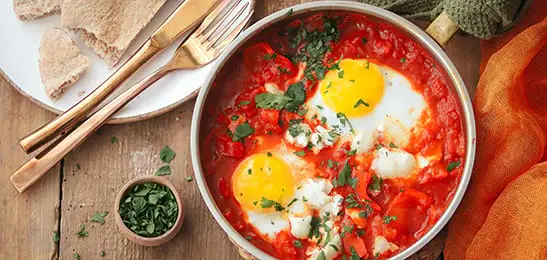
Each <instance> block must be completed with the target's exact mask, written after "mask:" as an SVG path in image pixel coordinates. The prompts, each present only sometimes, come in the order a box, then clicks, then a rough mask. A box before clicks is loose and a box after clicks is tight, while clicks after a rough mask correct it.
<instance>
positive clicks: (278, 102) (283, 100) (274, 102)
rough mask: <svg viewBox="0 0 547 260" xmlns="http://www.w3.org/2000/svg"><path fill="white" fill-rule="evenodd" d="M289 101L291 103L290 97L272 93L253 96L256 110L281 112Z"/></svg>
mask: <svg viewBox="0 0 547 260" xmlns="http://www.w3.org/2000/svg"><path fill="white" fill-rule="evenodd" d="M289 101H291V98H290V97H287V96H285V95H278V94H273V93H262V94H258V95H256V96H255V102H256V107H258V108H266V109H276V110H282V109H283V108H284V107H285V106H286V105H287V103H288V102H289Z"/></svg>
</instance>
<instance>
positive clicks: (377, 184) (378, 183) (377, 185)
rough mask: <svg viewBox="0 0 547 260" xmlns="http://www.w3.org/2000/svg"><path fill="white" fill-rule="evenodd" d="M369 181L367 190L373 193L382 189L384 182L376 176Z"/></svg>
mask: <svg viewBox="0 0 547 260" xmlns="http://www.w3.org/2000/svg"><path fill="white" fill-rule="evenodd" d="M371 180H372V182H371V183H370V185H369V186H368V188H369V189H370V190H373V191H379V190H380V189H381V188H382V182H383V181H384V180H383V179H382V178H380V177H378V176H376V175H372V177H371Z"/></svg>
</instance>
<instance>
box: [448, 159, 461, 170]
mask: <svg viewBox="0 0 547 260" xmlns="http://www.w3.org/2000/svg"><path fill="white" fill-rule="evenodd" d="M460 164H462V163H461V162H460V161H455V162H451V163H449V164H448V166H447V167H446V171H447V172H451V171H452V170H454V169H456V168H458V166H460Z"/></svg>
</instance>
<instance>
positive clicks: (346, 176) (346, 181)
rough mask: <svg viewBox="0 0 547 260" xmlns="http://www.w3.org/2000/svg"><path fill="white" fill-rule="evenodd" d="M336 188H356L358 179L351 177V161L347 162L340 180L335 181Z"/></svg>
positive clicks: (339, 177) (339, 174)
mask: <svg viewBox="0 0 547 260" xmlns="http://www.w3.org/2000/svg"><path fill="white" fill-rule="evenodd" d="M333 185H334V187H342V186H346V185H349V186H352V187H354V188H355V186H356V185H357V178H352V177H351V167H350V165H349V161H346V163H345V164H344V167H343V168H342V170H341V171H340V173H338V178H336V179H334V180H333Z"/></svg>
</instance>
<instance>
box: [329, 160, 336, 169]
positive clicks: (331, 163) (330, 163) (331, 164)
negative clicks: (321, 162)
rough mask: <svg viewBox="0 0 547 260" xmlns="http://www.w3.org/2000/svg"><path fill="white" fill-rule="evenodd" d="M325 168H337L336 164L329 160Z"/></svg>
mask: <svg viewBox="0 0 547 260" xmlns="http://www.w3.org/2000/svg"><path fill="white" fill-rule="evenodd" d="M327 166H328V167H329V168H330V169H332V168H334V166H338V162H336V161H333V160H331V159H329V160H328V161H327Z"/></svg>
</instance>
